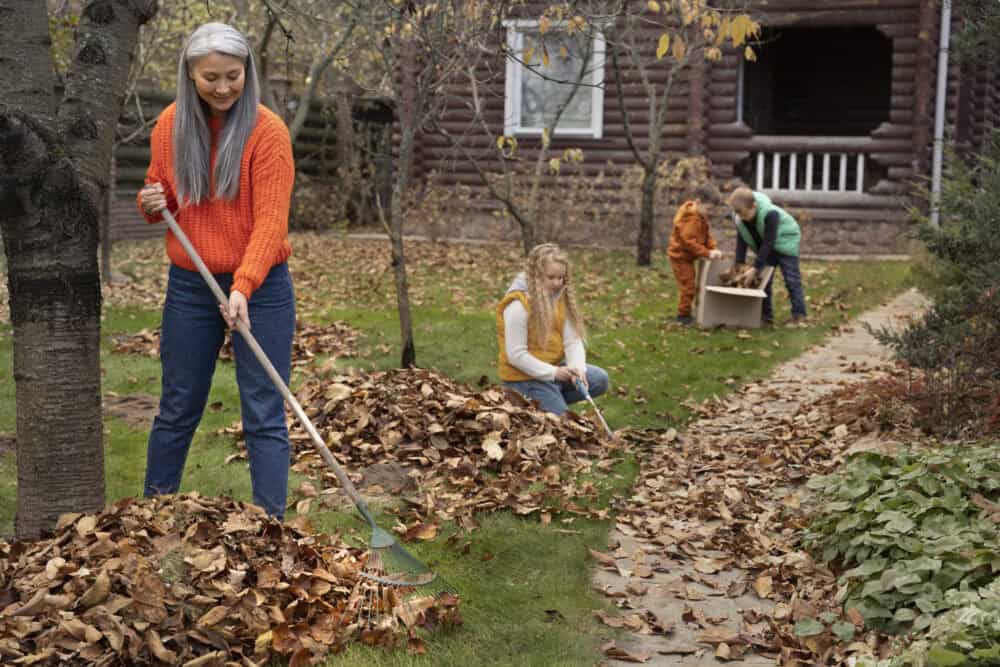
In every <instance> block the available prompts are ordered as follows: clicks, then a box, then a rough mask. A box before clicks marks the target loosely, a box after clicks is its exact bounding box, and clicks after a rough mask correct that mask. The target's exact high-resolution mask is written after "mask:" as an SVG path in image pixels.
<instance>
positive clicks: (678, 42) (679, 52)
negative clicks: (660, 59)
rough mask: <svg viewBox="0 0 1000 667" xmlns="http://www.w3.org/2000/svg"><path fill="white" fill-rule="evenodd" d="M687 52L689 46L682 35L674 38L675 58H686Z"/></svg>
mask: <svg viewBox="0 0 1000 667" xmlns="http://www.w3.org/2000/svg"><path fill="white" fill-rule="evenodd" d="M685 53H687V46H686V45H685V44H684V40H683V39H681V38H680V37H677V39H675V40H674V46H673V54H674V59H675V60H681V59H682V58H684V54H685Z"/></svg>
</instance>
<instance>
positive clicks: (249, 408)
mask: <svg viewBox="0 0 1000 667" xmlns="http://www.w3.org/2000/svg"><path fill="white" fill-rule="evenodd" d="M150 147H151V150H152V158H151V160H150V163H149V169H148V170H147V172H146V186H145V187H143V189H142V190H141V191H140V192H139V196H138V203H139V208H140V210H141V211H142V213H143V215H144V216H145V217H146V219H147V221H149V222H150V223H155V222H161V221H162V217H161V215H160V212H161V211H162V210H163V209H164V208H169V209H170V210H171V211H172V212H174V215H175V216H176V218H177V222H178V224H180V226H181V228H182V229H183V230H184V232H185V233H186V234H187V236H188V237H189V238H190V239H191V242H192V243H193V244H194V246H195V249H196V250H197V251H198V254H199V255H201V257H202V259H203V260H204V261H205V264H206V265H207V266H208V268H209V270H211V271H212V273H213V274H215V278H216V280H218V282H219V284H220V285H221V286H222V288H223V290H226V291H227V292H228V293H229V307H228V308H223V307H221V306H219V305H218V303H217V302H216V301H215V297H214V296H213V294H212V292H211V290H210V289H209V287H208V285H206V284H205V281H204V280H202V279H201V276H199V275H198V273H197V270H196V267H195V265H194V263H193V262H192V261H191V260H190V258H189V257H188V256H187V254H186V253H185V252H184V249H183V248H182V247H181V245H180V242H179V241H178V240H177V238H175V237H174V235H173V234H172V233H170V232H169V231H168V232H167V239H166V246H167V255H168V256H169V257H170V262H171V265H170V278H169V283H168V286H167V296H166V301H165V303H164V306H163V324H162V334H161V337H160V359H161V365H162V369H163V381H162V393H161V396H160V410H159V414H158V415H157V417H156V419H155V420H154V422H153V429H152V431H151V432H150V435H149V445H148V449H147V454H146V483H145V495H146V496H147V497H149V496H152V495H156V494H160V493H176V492H177V490H178V489H179V487H180V482H181V474H182V473H183V470H184V462H185V460H186V459H187V452H188V448H189V447H190V444H191V439H192V437H193V436H194V432H195V429H196V428H197V427H198V422H199V421H200V420H201V416H202V413H203V412H204V410H205V403H206V402H207V400H208V393H209V389H210V388H211V384H212V374H213V373H214V371H215V361H216V358H217V357H218V354H219V348H220V347H221V345H222V342H223V339H224V337H225V332H226V328H227V326H229V327H231V326H233V324H234V323H235V321H236V320H237V319H239V320H241V321H243V322H244V323H246V324H247V326H250V325H251V324H252V325H253V331H254V336H255V338H256V339H257V341H258V342H259V343H260V344H261V346H262V347H263V348H264V351H265V352H266V353H267V355H268V357H269V358H270V359H271V362H272V363H273V364H274V367H275V368H276V369H278V372H279V373H280V374H281V376H282V378H283V379H284V381H285V383H286V384H287V383H288V379H289V375H290V371H291V347H292V335H293V333H294V331H295V296H294V293H293V290H292V281H291V277H290V275H289V273H288V265H287V264H286V260H287V259H288V257H289V255H290V254H291V252H292V249H291V246H290V245H289V243H288V209H289V203H290V200H291V193H292V185H293V183H294V180H295V165H294V163H293V160H292V145H291V141H290V139H289V135H288V128H287V127H286V126H285V124H284V122H282V120H281V118H279V117H278V116H277V115H275V114H274V113H272V112H271V111H269V110H268V109H266V108H265V107H263V106H261V105H260V88H259V85H258V82H257V74H256V69H255V67H254V59H253V53H252V51H251V49H250V45H249V43H248V42H247V40H246V38H245V37H244V36H243V35H242V34H241V33H240V32H239V31H237V30H236V29H234V28H232V27H230V26H228V25H224V24H222V23H207V24H205V25H203V26H201V27H200V28H198V29H197V30H195V31H194V33H192V35H191V37H190V38H189V39H188V41H187V44H185V46H184V49H183V50H182V51H181V55H180V62H179V64H178V67H177V99H176V101H175V102H174V103H173V104H171V105H170V106H168V107H167V108H166V109H164V111H163V113H162V114H161V115H160V117H159V119H158V120H157V123H156V127H155V128H154V129H153V133H152V137H151V140H150ZM233 352H234V356H235V359H236V380H237V383H238V385H239V390H240V408H241V414H242V418H243V430H244V432H245V433H246V440H247V449H248V451H249V455H250V479H251V482H252V484H253V500H254V502H255V503H257V504H258V505H260V506H262V507H263V508H264V509H265V510H266V511H267V512H268V514H271V515H273V516H277V517H279V518H281V517H283V516H284V511H285V504H286V500H287V492H288V465H289V444H288V430H287V428H286V426H285V410H284V404H283V401H282V397H281V394H280V393H278V390H277V389H275V388H274V386H273V385H272V383H271V382H270V380H269V379H268V377H267V375H266V374H265V372H264V370H263V368H261V366H260V364H259V363H258V362H257V360H256V359H255V358H254V356H253V353H252V352H251V350H250V349H249V348H248V347H247V345H246V342H245V341H244V340H243V339H242V337H240V336H234V337H233Z"/></svg>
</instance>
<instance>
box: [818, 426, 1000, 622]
mask: <svg viewBox="0 0 1000 667" xmlns="http://www.w3.org/2000/svg"><path fill="white" fill-rule="evenodd" d="M808 487H809V488H810V489H812V490H813V491H814V492H816V497H815V499H814V500H815V503H816V506H817V508H818V510H817V512H816V514H815V516H814V518H813V521H812V523H811V525H810V526H809V529H808V530H807V532H806V533H805V536H804V544H805V545H806V546H807V547H808V548H810V549H811V550H812V551H813V552H814V553H815V554H817V555H818V556H819V557H820V558H821V560H822V561H824V562H826V563H832V564H833V565H834V566H835V567H837V568H838V570H839V571H841V575H840V577H841V581H842V583H844V584H845V585H846V587H847V588H846V599H845V602H844V607H845V608H847V609H850V608H851V607H853V608H856V609H857V610H858V611H860V612H861V614H862V615H863V616H864V618H865V621H866V622H867V623H869V624H871V625H874V626H876V627H882V628H884V629H886V630H888V631H904V630H915V631H924V630H926V629H927V628H929V627H930V626H931V624H932V622H933V620H934V618H935V616H938V615H940V614H941V613H943V612H947V611H950V610H954V609H956V608H959V607H962V606H964V605H967V604H970V603H972V602H975V601H977V600H978V599H979V595H978V593H977V592H976V591H977V590H979V589H980V588H982V587H984V586H988V585H990V584H991V583H994V582H995V581H996V580H997V577H998V573H1000V530H998V527H997V523H996V521H995V519H996V517H993V516H992V515H990V513H989V512H988V511H987V510H988V509H989V508H990V507H994V505H993V503H995V501H996V500H997V498H998V497H1000V461H998V460H997V458H996V444H995V443H988V444H983V445H977V446H950V447H942V448H940V449H923V450H914V451H907V452H903V453H901V454H899V455H898V456H889V455H883V454H878V453H872V452H869V453H864V454H859V455H856V456H855V457H854V458H852V459H851V460H850V461H849V462H848V464H847V465H846V466H845V467H844V468H843V469H842V470H840V471H838V472H836V473H834V474H832V475H828V476H825V477H818V478H814V479H812V480H810V481H809V483H808Z"/></svg>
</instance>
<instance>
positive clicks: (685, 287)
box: [667, 201, 717, 317]
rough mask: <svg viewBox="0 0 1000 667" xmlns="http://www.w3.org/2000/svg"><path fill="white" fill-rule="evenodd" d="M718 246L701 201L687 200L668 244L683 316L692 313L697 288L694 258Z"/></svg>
mask: <svg viewBox="0 0 1000 667" xmlns="http://www.w3.org/2000/svg"><path fill="white" fill-rule="evenodd" d="M716 247H717V246H716V244H715V239H714V238H712V228H711V226H710V225H709V222H708V217H707V216H705V215H703V214H702V213H701V212H700V211H699V210H698V202H696V201H686V202H684V203H683V204H681V207H680V208H679V209H677V215H675V216H674V229H673V231H672V232H670V245H668V246H667V257H669V258H670V267H671V268H672V269H673V270H674V277H675V278H676V279H677V290H678V292H679V293H680V299H679V303H678V304H677V314H678V315H679V316H681V317H687V316H690V315H691V303H692V302H693V301H694V292H695V281H694V276H695V271H694V260H696V259H698V258H699V257H708V254H709V252H710V251H712V250H715V249H716Z"/></svg>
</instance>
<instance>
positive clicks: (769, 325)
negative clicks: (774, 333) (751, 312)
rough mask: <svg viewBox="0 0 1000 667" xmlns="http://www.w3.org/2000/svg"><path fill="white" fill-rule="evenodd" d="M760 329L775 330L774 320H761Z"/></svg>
mask: <svg viewBox="0 0 1000 667" xmlns="http://www.w3.org/2000/svg"><path fill="white" fill-rule="evenodd" d="M760 328H761V329H773V328H774V320H761V321H760Z"/></svg>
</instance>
